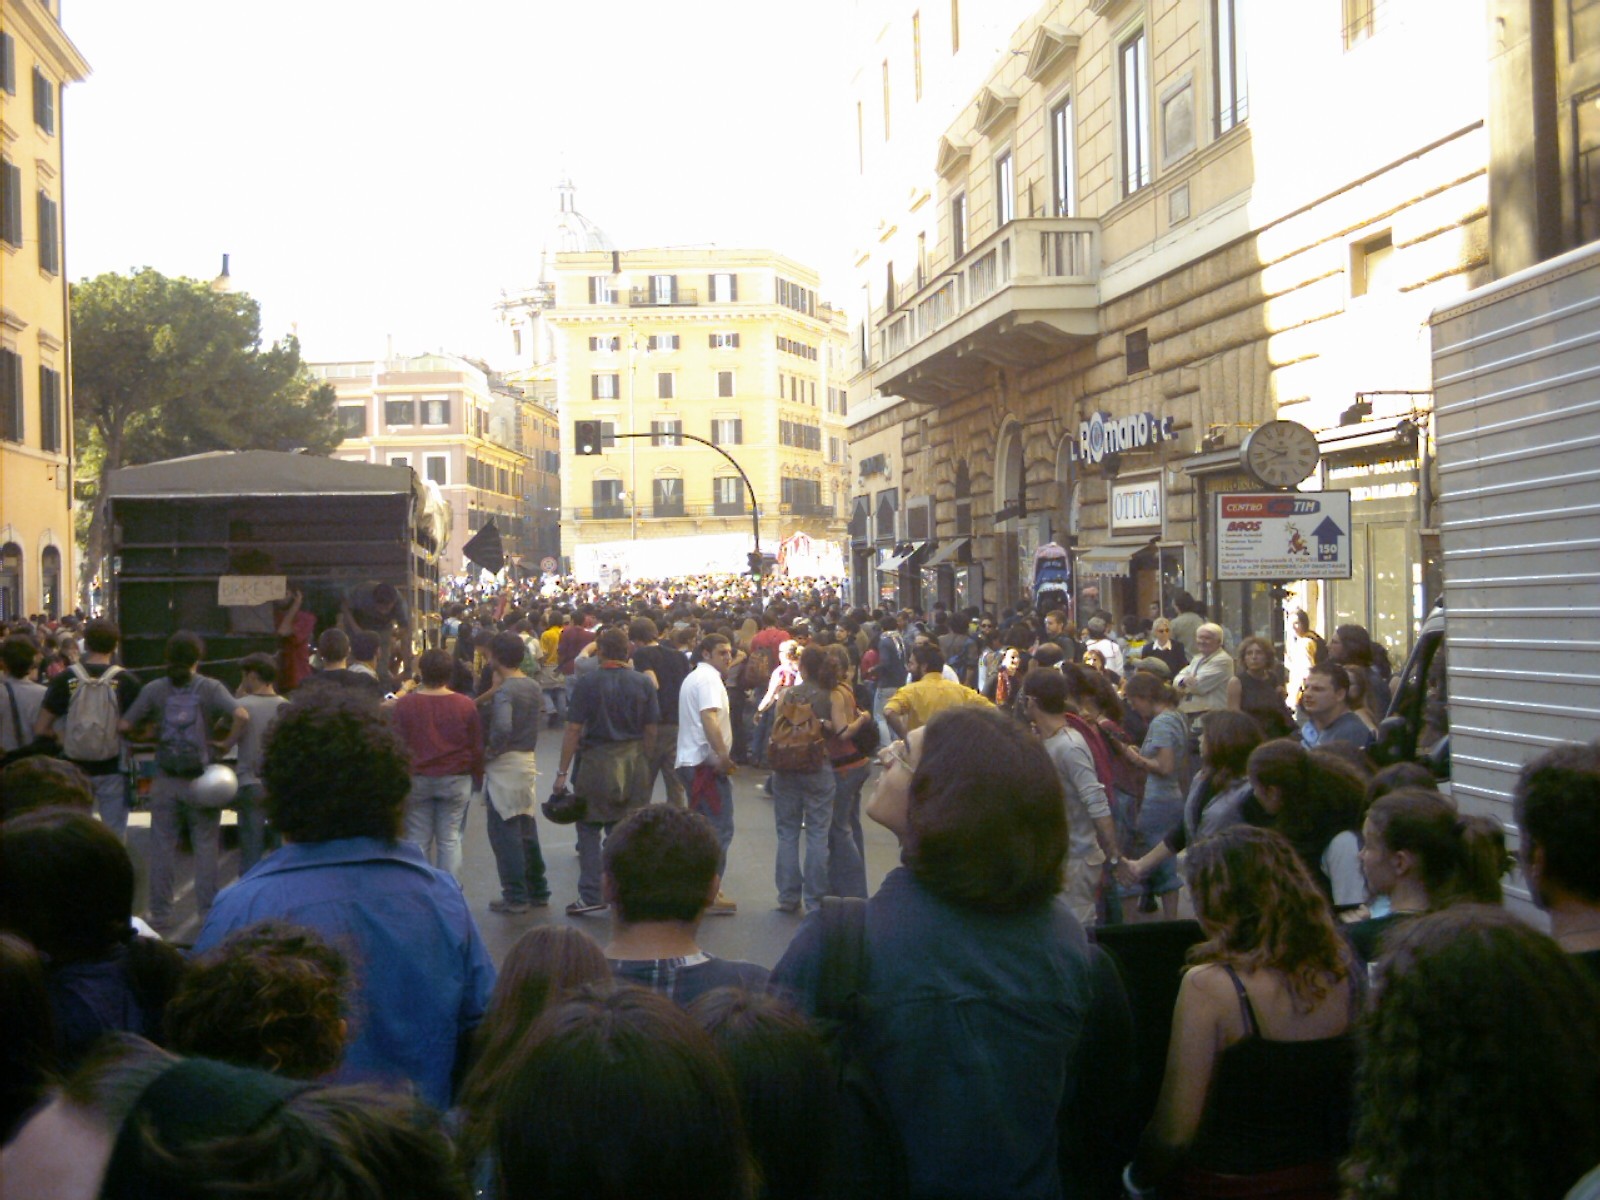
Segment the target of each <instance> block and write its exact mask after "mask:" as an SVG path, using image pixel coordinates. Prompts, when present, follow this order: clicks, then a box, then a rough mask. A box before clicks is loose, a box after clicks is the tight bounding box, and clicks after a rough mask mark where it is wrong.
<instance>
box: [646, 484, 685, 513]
mask: <svg viewBox="0 0 1600 1200" xmlns="http://www.w3.org/2000/svg"><path fill="white" fill-rule="evenodd" d="M650 515H651V516H653V517H681V516H683V480H681V479H674V478H672V477H670V476H668V477H667V478H665V479H655V480H652V481H651V483H650Z"/></svg>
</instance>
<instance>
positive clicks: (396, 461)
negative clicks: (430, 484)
mask: <svg viewBox="0 0 1600 1200" xmlns="http://www.w3.org/2000/svg"><path fill="white" fill-rule="evenodd" d="M389 465H390V466H391V467H409V466H411V459H410V458H408V457H407V456H406V455H404V454H391V455H390V456H389Z"/></svg>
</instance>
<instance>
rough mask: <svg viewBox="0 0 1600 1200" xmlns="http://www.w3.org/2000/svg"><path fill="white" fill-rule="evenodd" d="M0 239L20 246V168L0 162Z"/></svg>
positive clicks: (11, 244)
mask: <svg viewBox="0 0 1600 1200" xmlns="http://www.w3.org/2000/svg"><path fill="white" fill-rule="evenodd" d="M0 238H4V239H5V242H6V244H7V245H10V246H16V247H19V248H20V247H21V246H22V168H21V167H19V166H16V165H15V164H13V163H8V162H4V161H0Z"/></svg>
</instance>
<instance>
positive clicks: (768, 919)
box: [129, 730, 898, 967]
mask: <svg viewBox="0 0 1600 1200" xmlns="http://www.w3.org/2000/svg"><path fill="white" fill-rule="evenodd" d="M559 753H560V734H559V732H558V731H556V730H546V731H545V733H544V734H543V735H542V736H541V737H540V740H539V766H540V795H541V797H542V796H543V795H545V794H546V793H547V792H548V790H549V787H550V784H551V783H552V782H553V781H554V778H555V771H556V763H557V762H558V761H559ZM876 772H877V768H874V776H876ZM766 775H767V773H766V772H765V771H754V770H749V769H744V770H741V771H740V773H739V774H738V775H737V776H735V777H734V830H735V831H734V838H733V846H732V848H731V849H730V850H729V853H728V878H727V879H726V880H725V881H724V883H723V891H724V892H726V893H727V894H728V895H729V896H731V897H732V898H733V899H734V900H736V901H738V904H739V911H738V913H737V914H735V915H733V916H728V917H707V918H706V920H705V922H704V923H703V925H702V926H701V929H700V943H701V945H702V946H704V947H705V949H706V950H707V951H708V952H710V953H712V954H716V955H719V956H721V957H723V958H741V959H746V960H748V961H750V962H757V963H761V964H762V965H763V966H767V967H770V966H772V965H773V964H775V963H776V962H777V961H778V959H779V957H781V956H782V954H783V951H784V949H785V947H787V946H788V944H789V939H790V938H791V937H793V936H794V931H795V929H796V928H797V927H798V925H799V923H800V918H799V917H797V916H790V915H788V914H785V913H780V912H778V911H777V909H776V907H775V905H776V904H777V889H776V888H775V886H774V884H773V860H774V856H775V854H776V848H777V833H776V830H775V828H774V825H773V819H772V801H771V800H770V799H768V797H767V796H766V794H765V793H764V792H762V791H761V788H760V784H761V781H762V780H764V779H765V778H766ZM873 787H874V781H873V780H869V781H868V782H867V787H866V790H865V792H864V793H863V802H864V801H865V799H866V798H867V797H870V796H871V794H872V788H873ZM664 795H665V788H664V786H663V785H662V784H661V783H660V782H657V784H656V798H657V799H658V800H659V799H661V798H663V797H664ZM230 816H231V814H230ZM148 824H149V821H148V818H147V817H146V816H145V815H144V814H143V813H137V812H136V813H135V814H134V817H133V820H132V821H131V822H130V829H129V848H130V849H131V850H132V852H133V856H134V861H135V863H136V864H137V866H138V868H139V894H138V897H137V900H136V903H137V905H138V908H137V909H136V911H142V909H143V906H144V859H145V848H146V843H147V841H148V837H149V830H148ZM865 825H866V840H867V882H868V885H869V887H870V888H871V889H872V890H874V891H875V890H876V889H877V886H878V884H879V883H880V882H881V881H882V879H883V876H884V874H885V873H886V872H888V871H889V870H890V868H892V867H893V866H894V865H895V863H896V861H897V860H898V846H897V844H896V842H895V839H894V835H893V834H891V833H889V832H888V831H887V830H885V829H882V828H880V827H879V826H877V825H874V824H873V823H872V822H871V821H867V822H865ZM230 832H231V831H230ZM539 837H540V842H541V844H542V846H543V849H544V857H545V864H546V868H547V871H548V874H549V879H550V888H551V893H552V895H551V904H550V907H549V908H548V909H535V910H533V911H532V912H529V913H527V914H525V915H521V916H503V915H500V914H498V913H492V912H490V911H489V907H488V906H489V901H491V900H493V899H495V898H496V897H498V896H499V894H500V887H499V880H498V876H497V875H496V874H495V867H494V855H493V854H492V853H491V852H490V850H489V839H488V834H487V833H486V831H485V826H484V814H483V810H482V808H481V807H480V806H479V805H478V804H477V803H475V804H474V807H473V811H472V813H471V816H470V817H469V819H468V823H467V837H466V844H465V847H464V854H463V862H462V870H461V885H462V887H463V888H464V889H465V891H466V894H467V899H468V901H469V902H470V903H471V905H472V909H473V913H474V915H475V916H476V917H477V920H478V927H479V929H480V930H481V931H482V933H483V938H484V941H485V943H486V944H487V945H488V947H489V952H490V953H491V954H492V955H493V956H494V959H495V962H496V963H498V962H500V960H501V959H503V958H504V957H505V955H506V952H507V951H508V950H510V949H511V947H512V946H513V945H514V944H515V943H516V941H517V939H518V938H519V937H521V936H522V934H523V932H524V931H525V930H528V929H531V928H533V927H534V926H535V925H541V924H548V923H550V922H557V921H559V922H566V923H569V924H573V925H576V926H578V927H579V928H581V929H583V930H585V931H586V932H588V933H589V934H590V935H591V936H593V937H594V938H595V939H596V940H597V941H599V942H600V943H601V944H604V943H605V940H606V938H607V936H608V934H609V932H610V928H611V921H610V917H609V915H608V914H605V913H595V914H591V915H589V916H586V917H569V916H567V915H566V912H565V911H564V910H565V908H566V905H567V903H568V902H569V901H572V900H576V899H577V898H578V855H577V850H576V841H575V836H574V832H573V827H572V826H570V825H567V826H562V825H552V824H550V823H549V822H547V821H546V820H545V819H544V818H543V817H542V816H541V817H540V818H539ZM191 870H192V865H191V861H190V860H189V858H188V857H187V856H180V859H179V876H178V883H179V888H180V894H179V899H178V902H177V905H176V909H175V912H176V915H177V916H178V917H179V918H180V919H181V920H182V922H183V923H182V924H181V925H180V926H179V927H178V928H177V929H176V930H175V931H174V932H173V935H172V938H173V940H174V941H176V942H178V943H180V944H186V943H189V942H192V941H193V940H194V938H195V935H196V934H197V933H198V932H199V931H198V929H197V928H196V926H195V922H194V896H193V891H192V888H191V885H190V872H191ZM237 870H238V855H237V853H236V852H234V851H233V850H231V849H230V850H229V851H228V852H227V853H226V854H225V855H224V858H223V864H222V874H223V880H224V882H226V881H227V880H230V879H232V878H233V877H234V875H235V874H236V872H237Z"/></svg>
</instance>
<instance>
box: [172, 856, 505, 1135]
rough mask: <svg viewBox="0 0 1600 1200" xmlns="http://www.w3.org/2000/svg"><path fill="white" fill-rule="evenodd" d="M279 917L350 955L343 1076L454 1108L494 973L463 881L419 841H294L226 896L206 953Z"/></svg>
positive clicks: (203, 940) (203, 942) (201, 946)
mask: <svg viewBox="0 0 1600 1200" xmlns="http://www.w3.org/2000/svg"><path fill="white" fill-rule="evenodd" d="M268 919H273V920H280V921H290V922H293V923H294V924H296V925H306V926H309V927H310V928H312V929H315V930H316V931H317V932H318V933H320V934H322V936H323V937H325V938H327V939H328V940H329V941H330V942H332V943H333V944H334V945H335V946H337V947H338V948H339V949H340V950H342V951H343V952H344V954H345V957H346V958H347V959H348V960H349V962H350V972H351V977H352V979H353V980H354V981H355V993H354V995H353V996H352V997H351V1012H350V1042H349V1044H348V1045H347V1046H346V1048H345V1056H344V1065H343V1066H342V1067H340V1069H339V1072H338V1075H337V1076H336V1077H335V1078H336V1079H337V1080H338V1081H339V1082H341V1083H355V1082H364V1083H371V1082H376V1083H385V1084H395V1083H403V1082H405V1081H410V1082H411V1083H414V1084H415V1085H416V1087H417V1090H418V1092H419V1093H420V1094H421V1095H422V1097H423V1098H424V1099H425V1100H427V1101H428V1102H429V1103H431V1104H434V1105H436V1106H438V1107H440V1108H444V1107H446V1106H447V1105H448V1104H449V1103H450V1076H451V1072H452V1071H453V1070H454V1069H455V1066H456V1052H457V1047H458V1045H459V1044H460V1042H461V1040H462V1038H463V1035H465V1034H467V1033H469V1032H471V1030H473V1029H474V1028H476V1026H477V1024H478V1022H479V1021H481V1020H482V1019H483V1014H484V1010H485V1009H486V1008H487V1007H488V1005H489V992H490V990H491V989H492V988H493V987H494V976H495V971H494V963H493V962H492V961H491V960H490V958H489V954H488V951H487V950H485V949H484V946H483V940H482V939H481V938H480V937H479V936H478V927H477V925H476V924H474V923H473V920H472V913H471V911H470V910H469V909H468V908H467V901H466V897H465V896H463V895H462V893H461V885H460V884H459V883H457V882H456V881H455V880H454V879H452V878H451V877H450V876H449V875H447V874H446V873H445V872H443V871H439V870H436V869H435V868H433V867H431V866H429V865H428V860H427V859H426V858H424V857H423V855H422V851H420V850H418V849H417V848H416V847H415V846H413V845H412V844H411V843H410V842H383V841H379V840H378V839H376V838H342V839H339V840H336V841H331V842H319V843H304V844H294V843H291V844H289V845H286V846H284V847H283V848H282V849H281V850H278V851H277V852H276V853H274V854H271V855H269V856H268V857H266V858H264V859H262V860H261V861H260V862H259V863H257V864H256V865H255V866H254V867H252V868H251V869H250V870H249V871H248V872H247V873H246V874H245V875H244V876H243V877H242V878H240V879H239V881H238V882H237V883H235V884H233V885H232V886H231V887H228V888H226V889H224V890H223V891H222V893H221V894H220V895H218V896H217V902H216V906H215V907H214V908H212V910H211V916H210V917H209V918H208V919H207V921H206V924H205V928H204V929H202V930H201V931H200V938H199V940H198V941H197V942H196V943H195V947H194V948H195V953H197V954H198V953H200V952H202V951H205V950H209V949H211V948H212V947H213V946H215V945H217V943H219V942H221V941H222V940H223V939H224V938H226V937H227V936H228V935H229V934H230V933H233V932H234V931H235V930H238V929H243V928H244V927H245V926H247V925H253V924H255V923H256V922H257V921H265V920H268Z"/></svg>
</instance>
